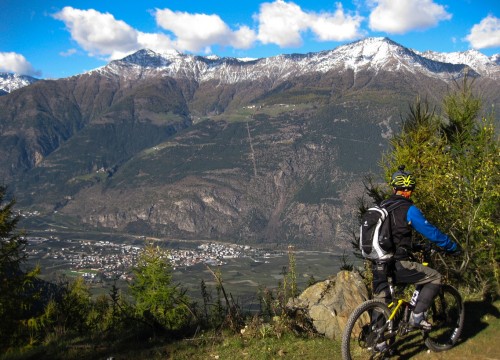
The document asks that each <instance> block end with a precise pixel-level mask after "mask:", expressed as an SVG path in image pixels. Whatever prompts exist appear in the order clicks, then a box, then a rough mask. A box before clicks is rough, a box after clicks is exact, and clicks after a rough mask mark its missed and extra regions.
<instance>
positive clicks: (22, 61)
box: [0, 52, 41, 76]
mask: <svg viewBox="0 0 500 360" xmlns="http://www.w3.org/2000/svg"><path fill="white" fill-rule="evenodd" d="M0 71H4V72H9V73H16V74H21V75H30V76H40V75H41V73H40V71H36V70H35V69H34V68H33V66H32V65H31V64H30V62H29V61H28V60H26V58H25V57H24V56H23V55H21V54H17V53H15V52H0Z"/></svg>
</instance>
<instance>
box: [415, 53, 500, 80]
mask: <svg viewBox="0 0 500 360" xmlns="http://www.w3.org/2000/svg"><path fill="white" fill-rule="evenodd" d="M415 53H417V54H420V55H421V56H423V57H426V58H428V59H431V60H435V61H440V62H444V63H449V64H465V65H467V66H469V67H470V68H472V69H474V71H476V72H477V73H478V74H479V75H481V76H486V77H491V78H494V79H499V78H500V54H496V55H493V56H491V57H487V56H486V55H484V54H482V53H480V52H479V51H477V50H467V51H463V52H452V53H438V52H435V51H426V52H424V53H419V52H417V51H415Z"/></svg>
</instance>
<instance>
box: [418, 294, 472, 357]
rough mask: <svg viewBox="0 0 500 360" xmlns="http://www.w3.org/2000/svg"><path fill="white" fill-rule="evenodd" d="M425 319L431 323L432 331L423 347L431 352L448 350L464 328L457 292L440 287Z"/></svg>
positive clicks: (460, 299) (461, 306)
mask: <svg viewBox="0 0 500 360" xmlns="http://www.w3.org/2000/svg"><path fill="white" fill-rule="evenodd" d="M427 318H428V319H429V320H431V322H432V330H431V331H429V332H428V333H427V335H426V339H425V345H426V346H427V347H428V348H429V349H431V350H432V351H444V350H448V349H450V348H451V347H452V346H453V345H454V344H455V343H456V342H457V340H458V338H459V337H460V335H461V333H462V329H463V327H464V304H463V302H462V297H461V296H460V293H459V292H458V290H457V289H455V288H454V287H453V286H450V285H442V286H441V290H440V292H439V294H438V295H437V296H436V297H435V298H434V301H433V303H432V305H431V307H430V308H429V310H428V313H427Z"/></svg>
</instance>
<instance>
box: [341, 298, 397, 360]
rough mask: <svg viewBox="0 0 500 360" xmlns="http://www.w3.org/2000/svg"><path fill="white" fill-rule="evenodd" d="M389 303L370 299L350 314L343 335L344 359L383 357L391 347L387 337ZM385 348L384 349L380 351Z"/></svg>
mask: <svg viewBox="0 0 500 360" xmlns="http://www.w3.org/2000/svg"><path fill="white" fill-rule="evenodd" d="M389 316H390V312H389V309H388V308H387V305H385V304H384V303H383V302H381V301H378V300H368V301H365V302H364V303H363V304H361V305H360V306H359V307H358V308H356V310H354V312H353V313H352V314H351V316H349V319H348V320H347V324H346V327H345V329H344V333H343V335H342V359H344V360H354V359H377V358H383V356H384V353H385V351H384V349H385V350H387V349H388V347H389V340H388V339H386V336H385V335H387V333H388V331H389V329H388V324H389V323H388V319H389ZM380 350H383V351H380Z"/></svg>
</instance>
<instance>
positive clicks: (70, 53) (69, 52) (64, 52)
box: [59, 49, 77, 57]
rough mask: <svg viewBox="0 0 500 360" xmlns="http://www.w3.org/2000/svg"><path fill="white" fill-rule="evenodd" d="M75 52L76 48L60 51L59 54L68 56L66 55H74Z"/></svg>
mask: <svg viewBox="0 0 500 360" xmlns="http://www.w3.org/2000/svg"><path fill="white" fill-rule="evenodd" d="M76 53H77V50H76V49H68V50H67V51H61V52H60V53H59V55H61V56H64V57H68V56H71V55H74V54H76Z"/></svg>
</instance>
